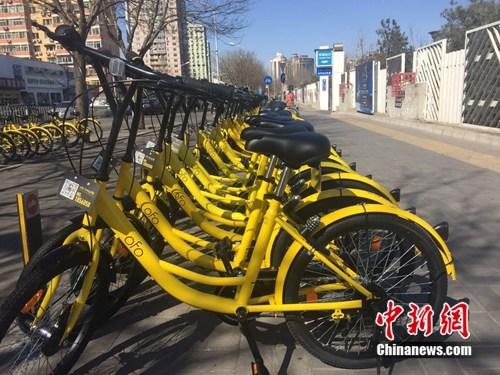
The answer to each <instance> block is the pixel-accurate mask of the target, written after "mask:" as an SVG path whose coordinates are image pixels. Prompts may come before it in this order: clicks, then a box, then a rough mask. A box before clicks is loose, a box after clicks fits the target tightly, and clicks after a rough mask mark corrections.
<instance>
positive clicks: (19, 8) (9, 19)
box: [0, 0, 118, 86]
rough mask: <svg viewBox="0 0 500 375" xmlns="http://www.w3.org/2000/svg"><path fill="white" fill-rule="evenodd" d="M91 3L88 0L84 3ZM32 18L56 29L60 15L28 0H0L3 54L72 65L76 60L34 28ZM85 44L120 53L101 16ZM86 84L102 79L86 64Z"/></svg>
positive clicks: (94, 83) (92, 83)
mask: <svg viewBox="0 0 500 375" xmlns="http://www.w3.org/2000/svg"><path fill="white" fill-rule="evenodd" d="M86 2H87V3H88V0H85V1H84V3H86ZM30 19H31V20H33V21H36V22H38V23H40V24H42V25H45V26H47V27H49V28H50V29H55V28H56V27H57V26H58V25H60V24H61V23H62V21H61V18H60V17H59V16H58V15H57V14H54V13H52V12H51V11H50V10H48V9H46V8H44V7H41V6H40V5H37V4H34V3H32V2H31V1H28V0H0V54H1V55H9V56H15V57H23V58H30V59H36V60H40V61H45V62H50V63H56V64H60V65H65V66H68V67H71V66H72V65H73V59H72V57H71V55H70V54H69V53H68V51H66V50H65V49H64V48H63V47H62V46H61V45H60V44H59V43H57V42H54V41H53V40H52V39H50V38H48V37H47V36H46V35H45V33H43V32H41V31H38V30H37V29H35V28H32V27H31V23H30ZM86 44H87V45H88V46H89V47H92V48H106V49H107V50H109V51H111V52H112V53H115V54H118V47H117V46H116V45H115V44H114V43H113V42H112V41H111V38H110V37H109V35H108V34H107V32H106V29H105V27H104V25H103V24H102V23H101V21H100V20H99V19H98V20H97V22H96V25H95V26H92V28H91V30H90V32H89V35H88V37H87V41H86ZM87 83H88V84H89V85H91V86H98V85H99V80H98V78H97V76H96V74H95V71H94V70H93V68H92V67H91V66H87Z"/></svg>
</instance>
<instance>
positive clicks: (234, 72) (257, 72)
mask: <svg viewBox="0 0 500 375" xmlns="http://www.w3.org/2000/svg"><path fill="white" fill-rule="evenodd" d="M220 73H221V79H222V81H224V82H226V83H230V84H233V85H236V86H244V87H248V88H250V89H252V90H254V91H257V90H258V89H259V88H261V87H262V82H263V81H262V80H263V79H264V75H265V69H264V64H262V62H261V61H260V60H259V59H258V58H257V56H256V55H255V53H254V52H251V51H245V50H243V49H238V50H236V51H231V52H228V53H226V54H225V55H223V56H222V57H221V61H220Z"/></svg>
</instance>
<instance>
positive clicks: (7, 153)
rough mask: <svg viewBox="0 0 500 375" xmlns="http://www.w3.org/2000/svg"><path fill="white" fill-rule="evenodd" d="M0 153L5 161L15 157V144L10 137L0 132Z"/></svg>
mask: <svg viewBox="0 0 500 375" xmlns="http://www.w3.org/2000/svg"><path fill="white" fill-rule="evenodd" d="M0 154H1V155H2V157H3V158H4V160H5V161H7V162H8V161H11V160H12V159H14V158H15V157H16V144H15V143H14V141H13V140H12V138H11V137H9V136H8V135H7V134H4V133H2V132H0Z"/></svg>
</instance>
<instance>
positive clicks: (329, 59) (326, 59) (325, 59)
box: [316, 49, 333, 67]
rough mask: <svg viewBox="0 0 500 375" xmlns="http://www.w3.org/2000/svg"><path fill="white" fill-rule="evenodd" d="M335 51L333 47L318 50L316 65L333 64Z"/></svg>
mask: <svg viewBox="0 0 500 375" xmlns="http://www.w3.org/2000/svg"><path fill="white" fill-rule="evenodd" d="M332 65H333V51H332V50H331V49H317V50H316V66H318V67H319V66H332Z"/></svg>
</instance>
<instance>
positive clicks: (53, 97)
mask: <svg viewBox="0 0 500 375" xmlns="http://www.w3.org/2000/svg"><path fill="white" fill-rule="evenodd" d="M50 101H51V102H52V104H56V103H61V102H62V96H61V93H59V92H51V93H50Z"/></svg>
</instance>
